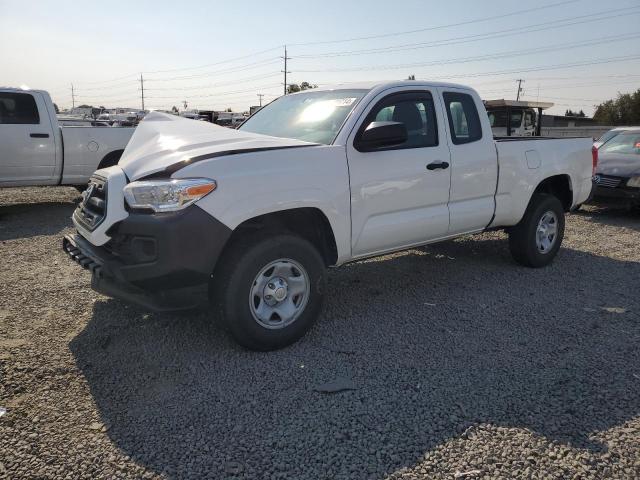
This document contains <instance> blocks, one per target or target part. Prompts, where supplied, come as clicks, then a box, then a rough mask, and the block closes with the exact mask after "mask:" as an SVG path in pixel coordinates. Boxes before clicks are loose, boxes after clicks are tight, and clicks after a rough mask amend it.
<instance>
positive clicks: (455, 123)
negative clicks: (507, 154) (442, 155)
mask: <svg viewBox="0 0 640 480" xmlns="http://www.w3.org/2000/svg"><path fill="white" fill-rule="evenodd" d="M442 96H443V98H444V103H445V106H446V109H447V117H448V119H449V129H450V130H451V140H452V141H453V143H454V144H455V145H460V144H463V143H470V142H475V141H477V140H480V139H481V138H482V127H481V126H480V117H479V116H478V109H477V108H476V104H475V102H474V101H473V97H472V96H471V95H467V94H466V93H453V92H445V93H443V94H442Z"/></svg>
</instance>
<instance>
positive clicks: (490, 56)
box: [298, 33, 640, 73]
mask: <svg viewBox="0 0 640 480" xmlns="http://www.w3.org/2000/svg"><path fill="white" fill-rule="evenodd" d="M637 37H640V33H632V34H622V35H613V36H609V37H601V38H594V39H590V40H587V41H583V42H574V43H562V44H556V45H549V46H546V47H535V48H529V49H525V50H512V51H509V52H500V53H492V54H487V55H475V56H473V57H463V58H454V59H448V60H434V61H430V62H417V63H404V64H395V65H374V66H371V67H367V66H362V67H353V68H334V69H322V70H298V72H304V73H320V72H361V71H375V70H397V69H404V68H413V67H427V66H434V65H452V64H459V63H473V62H480V61H485V60H497V59H502V58H509V57H520V56H525V55H535V54H539V53H546V52H553V51H559V50H568V49H571V48H578V47H586V46H591V45H602V44H604V43H611V42H619V41H624V40H630V39H633V38H637Z"/></svg>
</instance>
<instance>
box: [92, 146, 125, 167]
mask: <svg viewBox="0 0 640 480" xmlns="http://www.w3.org/2000/svg"><path fill="white" fill-rule="evenodd" d="M123 153H124V150H123V149H120V150H112V151H111V152H109V153H107V154H106V155H105V156H104V157H102V160H100V163H99V164H98V170H100V169H101V168H107V167H113V166H114V165H117V163H118V161H119V160H120V157H121V156H122V154H123Z"/></svg>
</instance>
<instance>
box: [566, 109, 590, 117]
mask: <svg viewBox="0 0 640 480" xmlns="http://www.w3.org/2000/svg"><path fill="white" fill-rule="evenodd" d="M564 116H565V117H579V118H584V117H586V116H587V115H586V114H585V113H584V111H583V110H582V109H580V111H579V112H574V111H573V110H571V109H567V110H566V111H565V112H564Z"/></svg>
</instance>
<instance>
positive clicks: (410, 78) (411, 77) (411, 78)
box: [407, 75, 416, 80]
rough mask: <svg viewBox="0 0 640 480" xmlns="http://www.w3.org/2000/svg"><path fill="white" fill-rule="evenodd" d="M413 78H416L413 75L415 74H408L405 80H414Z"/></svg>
mask: <svg viewBox="0 0 640 480" xmlns="http://www.w3.org/2000/svg"><path fill="white" fill-rule="evenodd" d="M415 79H416V76H415V75H409V76H408V77H407V80H415Z"/></svg>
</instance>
